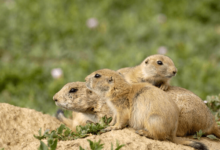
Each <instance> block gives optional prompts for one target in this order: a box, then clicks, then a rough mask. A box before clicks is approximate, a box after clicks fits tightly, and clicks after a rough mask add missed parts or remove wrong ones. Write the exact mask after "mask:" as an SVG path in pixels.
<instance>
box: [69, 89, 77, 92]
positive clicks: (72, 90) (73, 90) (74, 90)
mask: <svg viewBox="0 0 220 150" xmlns="http://www.w3.org/2000/svg"><path fill="white" fill-rule="evenodd" d="M76 91H78V89H74V88H72V89H70V91H69V93H75V92H76Z"/></svg>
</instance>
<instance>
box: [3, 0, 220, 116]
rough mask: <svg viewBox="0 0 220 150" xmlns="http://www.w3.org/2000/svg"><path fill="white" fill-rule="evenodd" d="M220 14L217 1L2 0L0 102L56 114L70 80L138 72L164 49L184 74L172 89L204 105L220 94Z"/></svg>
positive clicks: (173, 82) (176, 80)
mask: <svg viewBox="0 0 220 150" xmlns="http://www.w3.org/2000/svg"><path fill="white" fill-rule="evenodd" d="M219 15H220V6H219V2H218V1H216V0H209V1H207V0H200V1H190V0H179V1H172V0H167V1H163V0H147V1H144V2H143V1H140V0H137V1H132V0H127V1H126V2H123V1H118V0H105V1H101V2H100V1H97V0H92V1H80V0H75V1H66V0H63V1H52V0H47V1H44V0H38V1H36V0H34V1H28V0H16V1H14V0H10V1H9V0H2V2H1V5H0V27H1V30H0V71H1V76H0V102H4V103H9V104H12V105H16V106H20V107H27V108H32V109H35V110H37V111H41V112H43V113H48V114H51V115H53V114H55V112H56V109H57V107H56V105H55V104H54V102H53V100H52V97H53V95H54V94H55V93H56V92H57V91H58V90H59V89H61V87H62V86H63V85H65V84H66V83H67V82H73V81H84V78H85V77H86V75H88V74H90V73H91V72H93V71H95V70H98V69H102V68H109V69H113V70H117V69H119V68H123V67H128V66H135V65H137V64H139V63H140V62H141V61H142V60H143V59H144V58H145V57H147V56H149V55H152V54H156V53H158V50H159V49H161V47H164V48H165V49H166V51H167V52H166V55H168V56H170V57H171V58H172V59H173V61H174V63H175V64H176V67H177V68H178V74H177V76H176V77H175V78H173V80H172V82H171V85H175V86H180V87H183V88H186V89H189V90H190V91H192V92H194V93H195V94H197V95H198V96H200V97H201V98H202V99H205V98H206V96H207V95H217V94H218V93H219V91H220V87H219V85H218V83H219V82H220V76H219V74H220V65H219V63H218V62H219V61H220V51H219V48H220V43H219V40H220V37H219V34H220V26H219V24H220V21H219V17H218V16H219ZM91 18H95V19H96V20H97V22H98V24H97V26H96V27H94V28H91V27H89V26H88V25H87V22H88V20H89V19H91ZM54 68H61V69H62V71H63V76H62V77H61V78H59V79H55V78H53V77H52V76H51V70H52V69H54ZM45 103H46V104H47V105H45Z"/></svg>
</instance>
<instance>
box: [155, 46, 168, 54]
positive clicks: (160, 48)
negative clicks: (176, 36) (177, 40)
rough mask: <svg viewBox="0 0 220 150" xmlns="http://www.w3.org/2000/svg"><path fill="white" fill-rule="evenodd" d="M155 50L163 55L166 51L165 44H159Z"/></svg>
mask: <svg viewBox="0 0 220 150" xmlns="http://www.w3.org/2000/svg"><path fill="white" fill-rule="evenodd" d="M157 52H158V54H162V55H164V54H166V53H167V48H166V47H165V46H161V47H159V48H158V50H157Z"/></svg>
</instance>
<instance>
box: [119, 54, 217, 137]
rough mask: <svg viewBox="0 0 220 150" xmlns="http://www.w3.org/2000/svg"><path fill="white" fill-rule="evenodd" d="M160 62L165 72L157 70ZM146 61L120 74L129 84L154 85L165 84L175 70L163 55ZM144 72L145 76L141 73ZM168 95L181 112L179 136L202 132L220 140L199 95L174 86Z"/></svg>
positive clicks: (211, 116)
mask: <svg viewBox="0 0 220 150" xmlns="http://www.w3.org/2000/svg"><path fill="white" fill-rule="evenodd" d="M158 60H160V61H162V63H163V64H162V65H161V66H159V67H162V68H163V69H162V70H163V71H161V70H160V69H158V68H157V67H158V64H157V61H158ZM145 61H147V64H146V66H144V65H145V64H144V62H145ZM145 61H143V62H142V64H141V65H139V66H137V67H134V68H135V69H132V68H130V69H129V71H124V70H127V68H124V69H119V70H118V72H119V73H121V74H122V75H123V76H124V78H125V79H126V81H128V82H129V83H137V82H143V81H146V82H149V81H150V82H149V83H151V84H153V82H151V81H155V80H156V81H157V82H163V81H164V79H165V78H166V77H167V73H168V72H170V73H172V70H175V69H174V68H175V66H174V65H173V63H167V62H172V61H171V59H170V58H169V57H166V56H163V55H152V56H149V57H147V58H146V59H145ZM155 68H156V69H155ZM143 70H144V71H145V74H143V73H141V72H143ZM152 70H153V71H152ZM149 78H150V80H149ZM140 79H141V80H140ZM160 79H161V81H160ZM153 85H155V84H153ZM166 93H167V94H168V95H169V96H170V97H171V99H172V100H173V101H174V102H175V103H176V104H177V106H178V108H179V110H180V116H179V124H178V129H177V136H185V135H190V134H194V133H195V132H196V131H199V130H202V131H203V133H205V135H209V134H214V135H216V136H217V137H218V138H220V130H219V129H218V125H217V124H216V122H215V118H214V116H213V115H212V113H211V112H210V110H209V109H208V107H207V106H206V105H205V104H204V102H203V101H202V100H201V99H200V98H199V97H198V96H197V95H195V94H194V93H192V92H191V91H189V90H186V89H184V88H180V87H174V86H170V87H169V89H168V90H167V91H166Z"/></svg>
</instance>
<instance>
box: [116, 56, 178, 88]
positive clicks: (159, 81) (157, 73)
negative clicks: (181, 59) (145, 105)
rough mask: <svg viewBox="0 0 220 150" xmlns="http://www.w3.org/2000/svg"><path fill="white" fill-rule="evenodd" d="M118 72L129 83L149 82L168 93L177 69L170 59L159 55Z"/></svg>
mask: <svg viewBox="0 0 220 150" xmlns="http://www.w3.org/2000/svg"><path fill="white" fill-rule="evenodd" d="M117 72H120V73H121V74H122V75H123V76H124V78H125V80H126V81H127V82H129V83H140V82H148V83H151V84H152V85H154V86H157V87H160V88H161V89H162V90H164V91H166V90H168V88H169V81H170V79H171V78H172V77H173V76H175V75H176V73H177V69H176V67H175V65H174V63H173V61H172V60H171V59H170V58H169V57H167V56H164V55H159V54H158V55H151V56H149V57H147V58H146V59H145V60H144V61H143V62H142V63H141V64H140V65H138V66H136V67H127V68H122V69H119V70H117Z"/></svg>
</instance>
